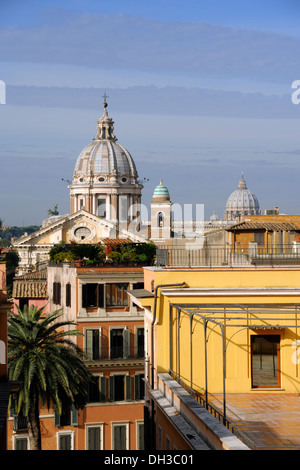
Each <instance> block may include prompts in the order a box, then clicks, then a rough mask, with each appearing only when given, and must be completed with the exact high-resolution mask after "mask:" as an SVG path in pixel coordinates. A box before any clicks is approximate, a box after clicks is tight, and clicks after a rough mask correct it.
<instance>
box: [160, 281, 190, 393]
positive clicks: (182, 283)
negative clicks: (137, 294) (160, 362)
mask: <svg viewBox="0 0 300 470" xmlns="http://www.w3.org/2000/svg"><path fill="white" fill-rule="evenodd" d="M185 285H186V283H185V282H181V283H180V284H160V285H158V286H156V287H155V291H154V307H153V318H152V322H151V358H152V364H151V389H152V390H154V333H153V331H154V324H155V322H156V307H157V293H158V289H161V288H162V287H183V286H185Z"/></svg>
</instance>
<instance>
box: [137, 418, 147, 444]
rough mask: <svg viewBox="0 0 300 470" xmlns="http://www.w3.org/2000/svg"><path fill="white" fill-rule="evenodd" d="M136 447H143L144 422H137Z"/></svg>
mask: <svg viewBox="0 0 300 470" xmlns="http://www.w3.org/2000/svg"><path fill="white" fill-rule="evenodd" d="M136 448H137V450H144V449H145V435H144V423H137V433H136Z"/></svg>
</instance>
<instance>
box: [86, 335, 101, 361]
mask: <svg viewBox="0 0 300 470" xmlns="http://www.w3.org/2000/svg"><path fill="white" fill-rule="evenodd" d="M85 353H86V355H87V358H88V359H90V360H94V361H97V360H98V359H100V329H99V328H89V329H87V330H86V331H85Z"/></svg>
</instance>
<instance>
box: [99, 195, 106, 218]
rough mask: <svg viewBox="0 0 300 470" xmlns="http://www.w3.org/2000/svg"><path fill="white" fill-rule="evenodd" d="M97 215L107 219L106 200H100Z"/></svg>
mask: <svg viewBox="0 0 300 470" xmlns="http://www.w3.org/2000/svg"><path fill="white" fill-rule="evenodd" d="M97 215H98V216H99V217H102V218H103V219H105V217H106V200H105V199H98V210H97Z"/></svg>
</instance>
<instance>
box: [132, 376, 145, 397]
mask: <svg viewBox="0 0 300 470" xmlns="http://www.w3.org/2000/svg"><path fill="white" fill-rule="evenodd" d="M144 387H145V384H144V374H136V375H135V376H134V399H135V400H144V396H145V390H144Z"/></svg>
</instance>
